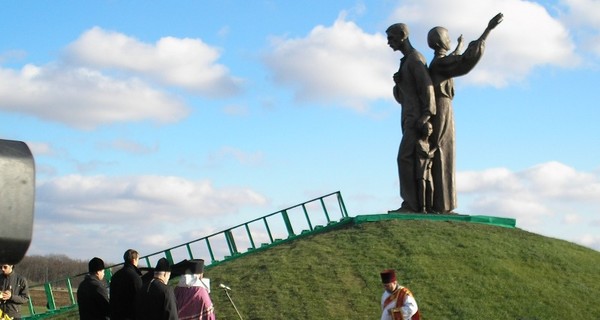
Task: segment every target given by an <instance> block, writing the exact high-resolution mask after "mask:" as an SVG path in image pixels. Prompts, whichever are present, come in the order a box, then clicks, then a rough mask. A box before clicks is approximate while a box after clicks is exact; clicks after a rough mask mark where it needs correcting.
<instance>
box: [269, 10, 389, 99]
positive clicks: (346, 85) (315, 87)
mask: <svg viewBox="0 0 600 320" xmlns="http://www.w3.org/2000/svg"><path fill="white" fill-rule="evenodd" d="M386 41H387V40H386V38H385V37H384V36H383V35H382V34H375V35H371V34H367V33H365V32H364V31H363V30H361V29H360V28H359V27H358V26H357V25H356V24H355V23H354V22H350V21H346V20H345V17H344V15H341V16H340V17H339V18H338V19H337V20H336V21H335V23H334V24H333V26H330V27H325V26H317V27H315V28H313V30H312V31H311V32H310V33H309V34H308V35H307V36H306V37H304V38H296V39H287V38H279V39H274V40H273V41H272V43H271V46H272V48H271V49H272V51H271V52H270V53H268V54H267V55H266V56H265V58H264V61H265V64H266V65H267V66H268V67H269V68H270V70H271V72H272V73H273V78H274V81H276V82H277V83H279V84H283V85H288V86H291V87H293V88H294V89H295V90H296V93H295V96H296V98H297V99H298V100H311V101H325V102H327V101H332V100H339V101H342V103H343V104H344V105H346V106H349V107H351V108H353V109H356V110H364V109H365V108H366V102H367V101H369V100H374V99H381V98H390V92H391V91H390V90H391V86H393V82H392V80H391V75H392V74H393V73H394V69H396V68H397V66H396V64H397V63H398V61H397V59H394V55H393V52H392V50H390V48H389V47H387V45H386Z"/></svg>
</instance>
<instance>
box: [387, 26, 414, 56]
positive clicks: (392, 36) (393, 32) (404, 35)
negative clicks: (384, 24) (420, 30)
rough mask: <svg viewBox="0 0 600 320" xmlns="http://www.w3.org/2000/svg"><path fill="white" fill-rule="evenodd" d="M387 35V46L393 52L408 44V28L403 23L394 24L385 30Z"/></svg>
mask: <svg viewBox="0 0 600 320" xmlns="http://www.w3.org/2000/svg"><path fill="white" fill-rule="evenodd" d="M385 33H387V40H388V46H390V48H392V49H393V50H394V51H398V50H401V49H402V47H403V46H404V44H405V43H408V41H409V40H408V26H407V25H406V24H404V23H395V24H393V25H391V26H389V27H388V28H387V30H385Z"/></svg>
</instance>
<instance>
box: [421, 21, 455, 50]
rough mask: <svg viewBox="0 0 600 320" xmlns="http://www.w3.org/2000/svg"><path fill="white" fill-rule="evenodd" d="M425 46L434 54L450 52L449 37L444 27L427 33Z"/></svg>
mask: <svg viewBox="0 0 600 320" xmlns="http://www.w3.org/2000/svg"><path fill="white" fill-rule="evenodd" d="M427 45H429V47H430V48H431V49H433V50H434V51H435V52H442V53H445V52H446V51H448V50H450V36H449V35H448V30H446V28H444V27H435V28H433V29H431V30H429V33H427Z"/></svg>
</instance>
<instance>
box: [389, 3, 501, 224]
mask: <svg viewBox="0 0 600 320" xmlns="http://www.w3.org/2000/svg"><path fill="white" fill-rule="evenodd" d="M502 19H503V15H502V14H501V13H499V14H497V15H496V16H494V17H493V18H492V19H491V20H490V21H489V23H488V26H487V27H486V29H485V31H484V32H483V34H482V35H481V36H480V37H479V39H477V40H475V41H472V42H471V43H470V44H469V45H468V47H467V49H466V50H465V52H464V53H462V54H461V52H460V51H461V47H462V44H463V38H462V36H460V37H459V38H458V45H457V47H456V50H454V51H452V52H450V50H451V48H450V37H449V36H448V30H446V29H445V28H443V27H435V28H433V29H431V30H430V31H429V33H428V35H427V44H428V45H429V47H430V48H431V49H433V50H434V57H433V59H432V61H431V63H430V64H429V67H428V66H427V61H426V60H425V58H424V57H423V55H422V54H421V53H420V52H419V51H417V50H416V49H415V48H414V47H413V46H412V45H411V43H410V40H409V31H408V26H407V25H406V24H404V23H396V24H393V25H391V26H390V27H389V28H388V29H387V30H386V33H387V39H388V45H389V46H390V47H391V48H392V49H393V50H394V51H400V52H402V54H403V57H402V59H401V62H400V68H399V70H398V72H396V73H395V74H394V76H393V79H394V84H395V85H394V89H393V93H394V98H395V99H396V101H397V102H398V103H400V104H401V105H402V116H401V117H402V140H401V142H400V148H399V151H398V157H397V164H398V175H399V179H400V196H401V197H402V199H403V202H402V206H401V207H400V208H399V209H397V210H391V211H390V213H396V212H420V213H434V212H435V213H452V212H453V210H454V209H455V208H456V206H457V203H456V182H455V164H454V160H455V129H454V114H453V110H452V99H453V98H454V82H453V78H454V77H458V76H462V75H465V74H467V73H468V72H469V71H471V70H472V69H473V68H474V67H475V65H476V64H477V62H478V61H479V59H480V58H481V56H482V55H483V52H484V48H485V40H486V38H487V36H488V34H489V33H490V31H491V30H492V29H494V28H495V27H496V26H497V25H498V24H500V22H502Z"/></svg>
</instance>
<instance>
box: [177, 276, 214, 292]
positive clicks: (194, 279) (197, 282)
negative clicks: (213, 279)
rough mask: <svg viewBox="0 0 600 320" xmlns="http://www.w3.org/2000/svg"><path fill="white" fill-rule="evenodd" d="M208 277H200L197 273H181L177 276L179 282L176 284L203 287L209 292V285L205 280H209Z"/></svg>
mask: <svg viewBox="0 0 600 320" xmlns="http://www.w3.org/2000/svg"><path fill="white" fill-rule="evenodd" d="M209 281H210V280H209V279H202V278H200V275H199V274H182V275H181V276H180V277H179V283H178V284H177V286H178V287H203V288H205V289H206V290H208V292H210V287H209V285H207V284H206V282H209Z"/></svg>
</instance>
